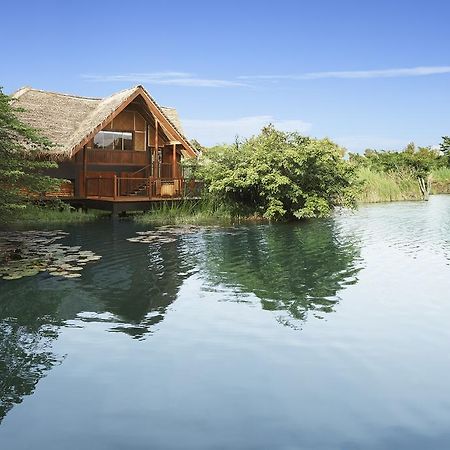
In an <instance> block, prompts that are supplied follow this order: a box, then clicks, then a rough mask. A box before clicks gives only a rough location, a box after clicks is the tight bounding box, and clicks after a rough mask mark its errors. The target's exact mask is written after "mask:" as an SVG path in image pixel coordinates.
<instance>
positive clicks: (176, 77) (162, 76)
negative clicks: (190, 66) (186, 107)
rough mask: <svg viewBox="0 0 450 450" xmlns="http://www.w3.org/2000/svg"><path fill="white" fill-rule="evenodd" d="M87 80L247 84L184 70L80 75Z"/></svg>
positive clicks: (168, 84)
mask: <svg viewBox="0 0 450 450" xmlns="http://www.w3.org/2000/svg"><path fill="white" fill-rule="evenodd" d="M81 77H82V78H84V79H85V80H87V81H95V82H102V83H110V82H118V81H126V82H130V83H149V84H160V85H167V86H188V87H219V88H221V87H236V86H247V84H246V83H243V82H242V81H236V80H222V79H214V78H199V77H197V76H195V75H194V74H192V73H186V72H153V73H125V74H115V75H94V74H83V75H81Z"/></svg>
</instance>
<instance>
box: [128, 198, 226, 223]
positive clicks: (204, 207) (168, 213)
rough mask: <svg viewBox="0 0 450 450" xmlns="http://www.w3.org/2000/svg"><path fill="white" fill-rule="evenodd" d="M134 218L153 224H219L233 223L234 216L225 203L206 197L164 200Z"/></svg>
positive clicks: (138, 221)
mask: <svg viewBox="0 0 450 450" xmlns="http://www.w3.org/2000/svg"><path fill="white" fill-rule="evenodd" d="M134 220H135V221H136V222H137V223H142V224H153V225H168V224H170V225H186V224H188V225H211V224H214V225H216V224H217V225H219V224H230V223H232V222H233V217H232V214H231V211H230V209H229V208H227V207H226V206H225V205H224V204H222V203H218V202H216V201H214V200H213V199H212V198H208V197H206V198H202V199H201V200H199V201H193V200H185V201H182V202H171V203H169V202H164V203H162V204H159V205H157V206H156V207H155V208H153V209H152V210H151V211H149V212H147V213H145V214H140V215H136V216H135V217H134Z"/></svg>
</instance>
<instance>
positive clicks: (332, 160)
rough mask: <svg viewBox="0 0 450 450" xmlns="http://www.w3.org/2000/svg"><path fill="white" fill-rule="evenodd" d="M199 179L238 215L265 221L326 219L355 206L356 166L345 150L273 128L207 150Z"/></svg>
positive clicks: (326, 142)
mask: <svg viewBox="0 0 450 450" xmlns="http://www.w3.org/2000/svg"><path fill="white" fill-rule="evenodd" d="M196 175H197V176H198V177H199V178H201V179H203V180H204V181H205V184H206V188H207V190H208V192H209V193H210V194H212V195H215V196H216V197H217V198H220V200H221V201H225V202H227V203H228V204H230V205H232V206H235V208H236V210H237V211H239V212H243V213H245V214H258V215H261V216H263V217H265V218H267V219H273V220H280V219H292V218H297V219H300V218H310V217H325V216H327V215H329V214H330V213H331V211H332V210H333V208H334V207H335V206H353V205H354V204H355V195H356V189H355V175H354V167H353V166H352V165H350V164H348V163H346V162H345V161H344V159H343V149H342V148H340V147H339V146H338V145H336V144H335V143H333V142H331V141H330V140H328V139H323V140H317V139H311V138H308V137H304V136H302V135H300V134H299V133H286V132H282V131H278V130H276V129H275V128H274V127H273V126H272V125H270V126H268V127H265V128H263V130H262V131H261V133H260V134H259V135H258V136H255V137H252V138H251V139H248V140H245V141H243V142H241V143H240V144H239V145H238V146H237V145H225V146H219V147H215V148H212V149H209V150H208V151H206V152H204V154H203V157H202V158H200V160H199V166H198V169H197V174H196Z"/></svg>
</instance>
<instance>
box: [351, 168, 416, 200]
mask: <svg viewBox="0 0 450 450" xmlns="http://www.w3.org/2000/svg"><path fill="white" fill-rule="evenodd" d="M357 175H358V179H359V180H360V182H361V185H362V188H361V190H360V192H359V194H358V200H359V201H360V202H362V203H378V202H395V201H402V200H421V199H422V194H421V192H420V189H419V184H418V183H417V179H416V177H415V176H414V175H413V174H412V173H411V172H409V171H407V172H404V171H390V172H381V171H378V170H374V169H371V168H370V167H364V166H362V167H359V168H358V170H357Z"/></svg>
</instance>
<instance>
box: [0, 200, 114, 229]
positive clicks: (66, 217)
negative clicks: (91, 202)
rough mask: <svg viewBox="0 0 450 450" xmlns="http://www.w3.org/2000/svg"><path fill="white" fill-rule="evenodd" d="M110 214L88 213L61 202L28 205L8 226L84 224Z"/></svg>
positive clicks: (20, 210)
mask: <svg viewBox="0 0 450 450" xmlns="http://www.w3.org/2000/svg"><path fill="white" fill-rule="evenodd" d="M109 214H110V213H109V212H107V211H98V210H92V209H91V210H89V211H87V212H84V211H79V210H76V209H75V208H73V207H71V206H70V205H68V204H66V203H63V202H59V201H56V202H52V203H46V204H45V205H42V206H39V205H36V204H33V203H26V204H25V205H24V206H23V208H20V209H19V210H17V211H16V213H15V214H14V216H13V217H11V218H9V220H8V225H7V226H10V225H16V224H33V225H39V224H67V223H83V222H90V221H93V220H97V219H99V218H101V217H106V216H109Z"/></svg>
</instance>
